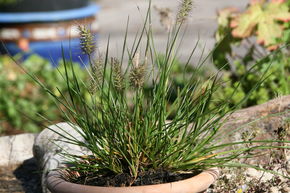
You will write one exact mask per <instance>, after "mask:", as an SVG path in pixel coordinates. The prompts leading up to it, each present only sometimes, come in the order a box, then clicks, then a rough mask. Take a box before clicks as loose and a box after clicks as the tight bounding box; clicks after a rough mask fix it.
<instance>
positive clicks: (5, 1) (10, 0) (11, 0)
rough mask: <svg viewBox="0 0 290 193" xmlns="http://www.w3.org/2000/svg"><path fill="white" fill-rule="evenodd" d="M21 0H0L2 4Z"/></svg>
mask: <svg viewBox="0 0 290 193" xmlns="http://www.w3.org/2000/svg"><path fill="white" fill-rule="evenodd" d="M17 1H21V0H0V5H6V4H13V3H16V2H17Z"/></svg>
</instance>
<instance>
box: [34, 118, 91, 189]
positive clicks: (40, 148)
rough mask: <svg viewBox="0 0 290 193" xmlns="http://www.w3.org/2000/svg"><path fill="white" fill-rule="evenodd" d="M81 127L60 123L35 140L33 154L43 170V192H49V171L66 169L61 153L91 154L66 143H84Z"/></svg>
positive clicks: (50, 127)
mask: <svg viewBox="0 0 290 193" xmlns="http://www.w3.org/2000/svg"><path fill="white" fill-rule="evenodd" d="M77 130H78V131H80V132H81V130H80V128H79V127H76V126H74V125H73V124H69V123H58V124H56V125H52V126H49V127H48V128H47V129H44V130H43V131H42V132H41V133H40V134H39V135H38V136H37V138H36V139H35V142H34V145H33V154H34V157H35V158H36V160H37V161H38V165H39V167H40V169H41V170H42V179H41V184H42V189H43V190H42V191H43V193H47V192H49V190H48V189H47V187H46V177H47V174H48V173H49V171H51V170H54V169H57V168H60V167H66V165H65V158H64V157H63V155H61V153H69V154H74V155H84V154H88V153H89V152H88V151H87V150H86V149H84V148H82V147H79V146H76V145H73V144H69V143H66V142H64V141H63V140H64V139H65V138H74V139H77V140H80V141H83V138H82V136H81V135H80V133H78V132H77Z"/></svg>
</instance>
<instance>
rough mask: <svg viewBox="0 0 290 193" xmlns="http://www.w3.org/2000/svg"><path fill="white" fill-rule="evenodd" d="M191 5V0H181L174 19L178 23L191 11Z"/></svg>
mask: <svg viewBox="0 0 290 193" xmlns="http://www.w3.org/2000/svg"><path fill="white" fill-rule="evenodd" d="M192 6H193V2H192V0H182V3H181V4H180V7H179V10H178V13H177V18H176V21H177V22H180V23H181V22H184V21H185V20H186V19H187V17H188V15H189V13H190V12H191V10H192Z"/></svg>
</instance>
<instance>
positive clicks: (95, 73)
mask: <svg viewBox="0 0 290 193" xmlns="http://www.w3.org/2000/svg"><path fill="white" fill-rule="evenodd" d="M102 81H103V61H102V59H101V58H100V59H98V60H95V61H94V62H93V65H92V67H91V81H90V92H91V93H95V92H96V91H97V90H98V89H99V88H100V87H101V85H102Z"/></svg>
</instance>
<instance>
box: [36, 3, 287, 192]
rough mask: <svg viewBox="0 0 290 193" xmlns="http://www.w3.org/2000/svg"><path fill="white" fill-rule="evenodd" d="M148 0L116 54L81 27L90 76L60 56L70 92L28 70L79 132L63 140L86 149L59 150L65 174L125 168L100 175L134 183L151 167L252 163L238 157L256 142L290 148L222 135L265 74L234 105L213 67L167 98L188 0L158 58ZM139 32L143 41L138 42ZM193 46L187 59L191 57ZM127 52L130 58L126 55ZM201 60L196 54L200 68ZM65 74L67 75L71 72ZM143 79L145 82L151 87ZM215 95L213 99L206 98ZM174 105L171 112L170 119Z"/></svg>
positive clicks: (169, 169)
mask: <svg viewBox="0 0 290 193" xmlns="http://www.w3.org/2000/svg"><path fill="white" fill-rule="evenodd" d="M149 4H150V5H149V7H148V10H147V13H146V16H145V18H144V25H143V27H142V29H141V31H140V33H138V34H137V35H136V38H135V41H134V42H133V44H132V45H128V42H127V34H128V33H127V31H126V33H125V35H124V43H123V50H122V54H121V57H120V58H115V57H111V54H110V40H109V39H108V42H107V49H106V52H105V54H104V55H103V57H101V58H95V57H94V52H95V51H96V50H95V49H96V48H95V46H94V42H92V40H93V38H92V35H91V33H90V30H89V28H87V27H84V26H80V27H79V32H80V36H81V46H82V50H83V52H84V53H86V54H87V55H88V56H89V58H90V63H89V65H88V67H87V72H88V74H89V76H90V77H91V79H90V81H89V82H84V81H82V79H80V78H79V77H78V75H77V74H76V73H75V71H74V68H73V67H72V68H70V69H71V70H69V69H68V68H67V67H68V66H70V65H71V61H65V60H64V66H65V69H66V70H65V73H64V74H62V75H63V79H64V82H65V84H66V86H67V89H68V91H69V95H68V96H67V95H65V94H63V93H61V92H60V94H59V95H55V94H54V93H53V92H51V91H50V90H48V89H47V88H46V86H45V85H44V84H42V83H41V82H40V81H38V80H37V78H36V77H35V76H33V75H32V77H33V78H34V79H35V80H36V81H37V82H38V83H39V84H41V85H42V87H43V88H44V89H46V90H47V92H48V93H49V94H50V95H51V96H52V97H53V98H54V100H55V102H56V104H57V105H58V106H59V109H60V110H61V111H62V112H63V118H64V121H66V122H68V123H71V125H72V126H73V128H74V129H75V130H76V131H77V132H78V133H79V134H80V135H81V136H82V137H83V140H80V139H77V138H75V137H74V136H72V135H70V134H69V133H67V132H66V135H64V134H62V133H59V134H60V135H62V136H63V141H65V142H67V143H70V144H74V145H77V146H81V147H83V148H85V149H87V150H89V152H90V154H89V155H83V156H80V155H71V154H66V153H64V154H63V155H64V156H65V157H66V158H67V162H68V163H70V166H71V167H70V168H68V169H67V170H66V172H65V173H66V174H67V175H66V177H68V180H70V181H72V182H76V183H85V184H93V183H91V181H94V179H96V178H97V177H110V178H117V177H118V176H123V177H124V176H125V178H126V180H125V182H121V183H120V184H108V182H104V184H101V185H116V186H123V185H125V186H132V185H137V184H138V181H140V180H142V176H143V175H144V174H148V173H158V172H159V173H162V174H164V173H165V175H170V174H184V173H198V172H201V171H202V170H206V169H209V168H213V167H243V166H245V167H255V166H251V165H244V164H242V163H237V162H235V160H237V159H238V158H245V157H253V156H257V154H251V153H250V152H253V150H264V149H269V148H289V146H282V145H277V144H278V143H280V142H283V143H285V144H289V141H279V140H259V141H253V140H251V141H244V140H241V141H234V142H224V141H223V140H224V138H225V135H230V134H233V133H235V132H238V131H239V130H240V129H241V128H232V129H231V130H230V131H229V130H223V129H222V128H223V124H224V122H225V121H226V117H227V116H228V115H229V114H230V113H232V112H233V111H234V110H235V109H236V108H238V106H239V105H240V104H242V103H243V101H245V100H246V99H247V97H249V95H250V94H251V92H252V91H253V90H254V89H255V88H257V87H258V86H259V85H261V83H262V82H263V81H264V79H265V78H266V77H265V76H263V75H261V77H257V78H259V81H258V83H257V84H256V85H252V89H251V91H250V92H249V93H247V95H246V96H245V97H244V98H243V99H242V100H241V101H240V103H239V104H237V105H235V106H233V107H231V108H227V107H228V104H227V99H224V100H221V101H219V102H218V103H217V101H214V99H213V95H214V93H215V92H216V91H217V90H218V88H219V87H220V86H221V82H220V81H218V79H219V74H218V73H217V74H215V75H213V76H211V78H209V79H207V80H202V79H198V78H196V77H195V76H192V77H191V78H190V79H189V80H188V81H187V83H186V84H185V85H184V86H183V87H182V88H178V89H177V97H176V99H175V100H174V102H173V104H172V105H170V107H168V106H167V105H166V101H167V100H168V98H170V96H171V94H172V93H171V91H170V86H171V85H170V80H169V78H170V75H171V73H172V65H173V63H174V61H175V59H176V58H177V51H178V43H179V42H178V37H179V33H180V31H181V29H182V26H183V24H184V23H185V22H186V17H187V16H188V15H189V14H190V10H191V8H192V1H189V0H184V1H182V3H181V5H180V8H179V12H178V14H177V17H176V21H175V24H174V25H173V26H171V29H170V31H169V33H168V41H167V44H166V45H164V46H165V50H166V51H165V53H163V55H164V57H162V59H160V57H159V59H158V56H159V55H160V54H159V53H157V51H156V49H155V46H154V35H153V34H154V33H153V32H154V30H153V29H152V25H151V19H152V18H151V2H150V3H149ZM128 23H129V22H128ZM127 29H128V27H127ZM144 40H145V42H146V46H145V49H141V42H142V41H144ZM196 47H197V45H195V46H194V48H193V50H192V52H191V54H190V56H189V57H188V61H187V63H186V65H185V66H188V65H190V62H191V58H192V55H193V53H194V51H195V49H196ZM126 57H128V62H125V58H126ZM204 61H205V60H204ZM202 64H203V62H202V60H201V62H200V64H198V68H197V70H199V69H200V68H201V66H202ZM254 68H255V65H253V67H252V69H254ZM247 73H250V71H249V72H247ZM194 74H195V73H194ZM70 75H72V77H73V79H72V80H70V79H68V77H70ZM146 84H150V88H151V89H150V90H149V91H148V89H146V88H148V87H146V88H145V86H144V85H146ZM145 93H146V96H145ZM234 94H235V91H233V95H234ZM213 102H215V104H217V105H214V106H213V105H211V104H212V103H213ZM172 110H174V111H175V116H174V117H171V118H170V119H169V115H170V114H171V111H172ZM60 129H61V128H60ZM55 132H57V131H55ZM249 144H251V145H249ZM253 144H254V145H253ZM260 169H262V168H260ZM269 172H273V171H269ZM273 173H274V172H273Z"/></svg>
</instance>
